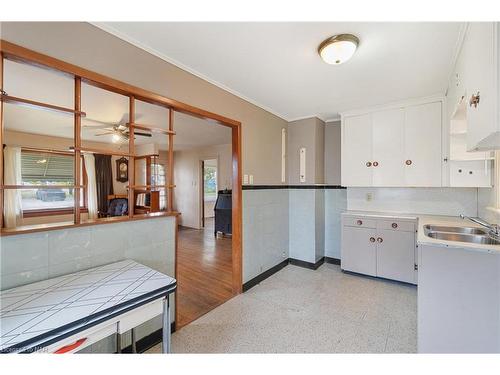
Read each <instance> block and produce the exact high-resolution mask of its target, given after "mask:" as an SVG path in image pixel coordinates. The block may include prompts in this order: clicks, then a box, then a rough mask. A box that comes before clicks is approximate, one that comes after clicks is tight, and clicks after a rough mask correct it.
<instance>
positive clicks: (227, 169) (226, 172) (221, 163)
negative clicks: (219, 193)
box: [174, 144, 232, 229]
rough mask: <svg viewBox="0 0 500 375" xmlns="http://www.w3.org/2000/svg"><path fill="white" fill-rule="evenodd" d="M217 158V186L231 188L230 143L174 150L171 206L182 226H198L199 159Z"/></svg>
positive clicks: (199, 210) (199, 222)
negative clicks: (172, 202)
mask: <svg viewBox="0 0 500 375" xmlns="http://www.w3.org/2000/svg"><path fill="white" fill-rule="evenodd" d="M207 159H217V161H218V163H217V164H218V168H217V188H218V189H219V190H222V189H226V188H227V189H231V186H232V184H231V170H232V168H231V166H232V160H231V144H225V145H217V146H209V147H202V148H196V149H193V150H184V151H176V152H174V160H175V162H174V175H175V185H176V187H175V193H174V199H175V202H174V205H175V206H174V209H175V210H176V211H178V212H180V213H181V216H180V223H181V225H183V226H186V227H191V228H197V229H199V228H200V227H201V210H202V208H201V198H202V195H201V194H202V192H201V189H202V186H201V185H202V184H201V181H200V180H201V161H202V160H207Z"/></svg>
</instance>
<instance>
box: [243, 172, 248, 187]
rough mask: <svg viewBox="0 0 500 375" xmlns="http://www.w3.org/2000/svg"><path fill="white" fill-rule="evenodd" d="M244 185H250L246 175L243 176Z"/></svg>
mask: <svg viewBox="0 0 500 375" xmlns="http://www.w3.org/2000/svg"><path fill="white" fill-rule="evenodd" d="M243 184H244V185H247V184H248V175H247V174H244V175H243Z"/></svg>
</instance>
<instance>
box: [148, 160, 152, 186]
mask: <svg viewBox="0 0 500 375" xmlns="http://www.w3.org/2000/svg"><path fill="white" fill-rule="evenodd" d="M152 180H153V179H152V176H151V158H150V157H149V158H146V185H152V184H153V182H152Z"/></svg>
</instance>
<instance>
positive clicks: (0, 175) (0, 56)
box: [0, 53, 4, 228]
mask: <svg viewBox="0 0 500 375" xmlns="http://www.w3.org/2000/svg"><path fill="white" fill-rule="evenodd" d="M3 58H4V57H3V53H0V90H2V92H3ZM0 145H1V148H2V149H1V150H0V186H3V101H0ZM0 228H3V189H0Z"/></svg>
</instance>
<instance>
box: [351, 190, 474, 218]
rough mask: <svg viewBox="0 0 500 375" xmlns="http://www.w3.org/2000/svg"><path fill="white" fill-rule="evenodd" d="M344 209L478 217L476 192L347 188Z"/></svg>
mask: <svg viewBox="0 0 500 375" xmlns="http://www.w3.org/2000/svg"><path fill="white" fill-rule="evenodd" d="M347 209H348V210H360V211H380V212H395V213H415V214H428V215H450V216H458V215H460V214H464V215H468V216H477V214H478V193H477V189H476V188H348V189H347Z"/></svg>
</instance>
